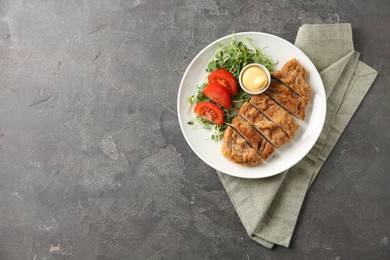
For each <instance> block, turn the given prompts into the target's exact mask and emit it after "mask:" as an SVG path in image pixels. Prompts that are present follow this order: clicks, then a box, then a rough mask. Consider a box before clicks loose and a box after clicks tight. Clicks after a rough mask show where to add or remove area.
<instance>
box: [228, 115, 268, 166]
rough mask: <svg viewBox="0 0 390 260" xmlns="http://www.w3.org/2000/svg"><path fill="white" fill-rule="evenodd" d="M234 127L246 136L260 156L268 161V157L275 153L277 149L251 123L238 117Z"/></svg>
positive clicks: (233, 122)
mask: <svg viewBox="0 0 390 260" xmlns="http://www.w3.org/2000/svg"><path fill="white" fill-rule="evenodd" d="M232 125H233V126H234V127H235V128H236V129H237V131H239V132H240V133H241V134H242V135H244V136H245V137H246V138H247V139H248V141H249V142H250V145H251V146H252V147H253V148H255V150H256V151H257V152H258V153H259V154H260V156H261V157H262V158H263V159H264V160H267V159H268V157H269V156H270V155H271V154H272V153H273V152H274V151H275V148H274V147H273V146H272V145H271V144H270V143H269V142H267V140H265V139H264V137H263V136H262V135H261V134H259V133H258V132H257V131H256V130H255V129H254V128H253V127H252V125H251V124H250V123H248V122H247V121H245V120H244V119H242V118H241V117H239V116H237V117H235V118H234V119H233V121H232Z"/></svg>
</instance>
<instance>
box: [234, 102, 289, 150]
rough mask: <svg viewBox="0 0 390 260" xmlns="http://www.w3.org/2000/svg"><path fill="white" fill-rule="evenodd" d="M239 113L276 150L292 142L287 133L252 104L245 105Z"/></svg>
mask: <svg viewBox="0 0 390 260" xmlns="http://www.w3.org/2000/svg"><path fill="white" fill-rule="evenodd" d="M239 113H240V114H241V115H243V116H244V117H245V118H246V119H247V120H248V121H249V122H250V123H252V124H253V126H254V127H256V128H257V129H258V131H260V132H261V133H262V134H263V135H265V136H266V137H267V138H268V140H269V141H271V143H272V144H273V145H274V146H275V147H276V148H278V147H280V146H281V145H283V144H285V143H288V142H289V141H290V140H291V137H290V136H288V135H287V134H286V132H284V131H283V130H282V129H281V128H280V127H279V126H278V125H277V124H275V123H274V122H272V121H271V120H269V119H268V118H266V117H265V116H264V115H263V114H262V113H261V112H260V111H259V110H257V109H256V108H255V107H253V106H252V105H251V104H249V103H245V104H243V105H242V107H241V108H240V111H239Z"/></svg>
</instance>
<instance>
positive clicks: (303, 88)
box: [272, 59, 311, 101]
mask: <svg viewBox="0 0 390 260" xmlns="http://www.w3.org/2000/svg"><path fill="white" fill-rule="evenodd" d="M272 76H274V77H276V78H278V79H279V80H280V81H282V82H283V83H284V84H286V85H288V86H289V87H290V88H292V89H294V90H295V91H296V92H297V93H299V94H300V95H301V96H302V97H304V98H305V99H306V100H307V101H309V100H310V98H311V90H310V86H309V84H307V82H306V81H305V78H306V70H305V69H304V68H303V67H302V65H301V64H300V63H299V62H298V61H297V60H296V59H292V60H290V61H288V62H287V63H286V64H285V65H284V66H283V68H282V69H281V70H276V71H273V72H272Z"/></svg>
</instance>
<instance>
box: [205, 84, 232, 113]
mask: <svg viewBox="0 0 390 260" xmlns="http://www.w3.org/2000/svg"><path fill="white" fill-rule="evenodd" d="M203 95H205V96H206V97H208V98H209V99H211V100H212V101H214V102H215V103H217V104H218V105H221V106H223V107H224V108H226V109H229V108H230V106H231V104H232V99H231V97H230V93H229V90H228V89H227V88H225V87H224V86H222V85H220V84H218V83H209V84H208V85H207V86H206V87H205V89H204V90H203Z"/></svg>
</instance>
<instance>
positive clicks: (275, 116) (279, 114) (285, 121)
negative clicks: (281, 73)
mask: <svg viewBox="0 0 390 260" xmlns="http://www.w3.org/2000/svg"><path fill="white" fill-rule="evenodd" d="M249 103H250V104H251V105H253V106H254V107H255V108H256V109H258V110H259V111H260V112H262V113H264V115H265V116H267V118H269V119H270V120H271V121H272V122H274V123H275V124H277V125H278V126H279V127H280V128H281V129H283V131H284V132H285V133H286V134H287V135H288V136H289V137H290V138H291V139H292V138H294V135H295V132H296V131H297V129H298V127H299V126H298V124H297V122H296V121H295V119H294V117H293V116H292V115H290V114H289V113H288V112H287V111H286V110H284V109H283V108H281V107H280V106H279V105H278V104H276V103H275V102H274V101H273V100H272V99H270V98H269V97H268V96H267V95H265V94H259V95H256V96H253V97H252V98H251V99H250V100H249Z"/></svg>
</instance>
